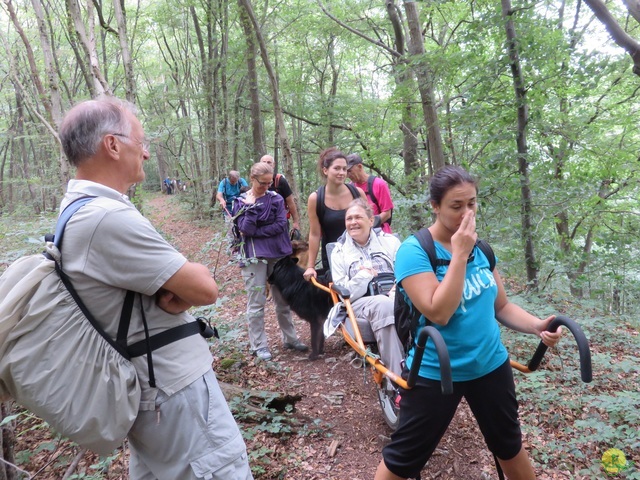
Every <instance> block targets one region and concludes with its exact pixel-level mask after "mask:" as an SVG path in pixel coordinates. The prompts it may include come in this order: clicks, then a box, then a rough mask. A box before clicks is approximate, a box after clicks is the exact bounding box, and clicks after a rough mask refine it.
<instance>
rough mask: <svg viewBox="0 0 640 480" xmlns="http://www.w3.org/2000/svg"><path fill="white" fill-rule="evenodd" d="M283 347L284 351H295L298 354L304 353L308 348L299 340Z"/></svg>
mask: <svg viewBox="0 0 640 480" xmlns="http://www.w3.org/2000/svg"><path fill="white" fill-rule="evenodd" d="M283 346H284V348H285V349H286V350H297V351H298V352H306V351H307V350H309V347H307V346H306V345H305V344H304V343H302V342H301V341H300V340H296V341H295V342H292V343H285V344H284V345H283Z"/></svg>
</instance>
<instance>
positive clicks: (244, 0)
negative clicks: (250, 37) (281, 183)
mask: <svg viewBox="0 0 640 480" xmlns="http://www.w3.org/2000/svg"><path fill="white" fill-rule="evenodd" d="M238 2H239V4H240V5H241V6H242V7H244V9H245V10H246V11H247V15H248V16H249V20H250V21H251V24H252V25H253V30H254V32H255V34H256V38H257V40H258V45H259V46H260V55H261V57H262V63H263V64H264V67H265V69H266V71H267V76H268V77H269V87H270V89H271V99H272V101H273V113H274V115H275V120H276V131H277V133H278V138H279V139H280V146H281V148H282V153H283V155H284V174H285V176H286V177H287V180H288V181H289V185H290V186H291V190H292V191H293V194H294V195H295V196H296V197H298V194H297V192H298V189H297V185H296V178H295V175H294V174H293V154H292V152H291V145H290V144H289V137H288V136H287V130H286V127H285V124H284V114H283V112H282V106H281V105H280V93H279V91H278V80H277V78H276V75H275V72H274V70H273V67H272V66H271V61H270V60H269V54H268V52H267V44H266V43H265V40H264V37H263V36H262V32H261V30H260V25H258V21H257V20H256V17H255V15H254V13H253V7H252V6H251V1H250V0H238Z"/></svg>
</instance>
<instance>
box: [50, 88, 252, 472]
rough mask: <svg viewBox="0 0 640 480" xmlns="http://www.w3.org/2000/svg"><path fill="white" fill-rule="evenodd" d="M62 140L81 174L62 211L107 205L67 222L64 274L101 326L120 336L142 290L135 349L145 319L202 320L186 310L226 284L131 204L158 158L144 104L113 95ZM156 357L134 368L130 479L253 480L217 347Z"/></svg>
mask: <svg viewBox="0 0 640 480" xmlns="http://www.w3.org/2000/svg"><path fill="white" fill-rule="evenodd" d="M59 136H60V142H61V144H62V147H63V149H64V152H65V154H66V156H67V158H68V160H69V162H70V163H71V164H72V165H73V166H75V167H76V169H77V173H76V177H75V179H73V180H71V181H69V185H68V189H67V193H66V194H65V197H64V200H63V201H62V204H61V206H60V207H61V210H64V209H65V207H67V205H69V204H70V203H71V202H73V201H74V200H76V199H78V198H80V197H85V196H94V197H96V198H95V199H94V200H93V201H91V202H89V203H88V204H86V205H84V206H83V207H82V208H81V209H80V210H78V212H77V213H76V214H75V215H74V216H73V218H72V219H71V220H70V221H69V222H68V224H67V228H66V231H65V234H64V243H63V244H62V256H63V258H64V267H65V268H64V270H65V272H66V273H67V275H68V276H69V277H70V279H71V281H72V283H73V284H74V285H75V286H76V290H77V292H78V294H79V296H80V298H82V299H86V300H87V306H88V307H89V308H90V309H91V310H92V311H95V312H100V315H98V317H97V318H98V321H99V322H100V324H101V326H102V327H103V328H104V330H105V331H106V332H107V333H108V334H110V335H112V336H113V337H114V338H115V337H116V333H117V331H118V325H119V323H120V314H121V311H122V305H123V301H124V298H125V295H126V293H127V291H134V292H137V293H136V296H135V300H134V308H133V313H132V316H131V324H130V327H129V334H128V337H127V340H128V343H129V344H131V343H135V342H136V341H138V340H140V339H142V338H144V337H145V325H144V323H143V322H144V321H146V322H147V323H148V330H149V333H150V334H151V335H153V334H155V333H158V332H163V331H167V330H169V329H171V328H173V327H178V326H180V325H184V324H187V323H190V322H193V320H194V319H193V317H191V315H189V314H188V313H187V309H189V308H190V307H191V306H194V305H210V304H212V303H215V301H216V298H217V296H218V287H217V285H216V282H215V281H214V280H213V278H212V277H211V274H210V272H209V269H208V268H207V267H206V266H204V265H200V264H198V263H192V262H189V261H187V259H186V258H185V257H184V256H182V255H181V254H180V253H179V252H178V251H176V250H175V249H174V248H173V247H172V246H171V245H170V244H169V243H168V242H166V241H165V240H164V239H163V238H162V236H161V235H160V234H159V233H158V232H157V231H156V230H155V228H154V227H153V226H152V225H151V223H150V222H149V221H148V220H147V219H146V218H145V217H143V216H142V215H141V214H140V212H138V210H136V208H135V207H134V205H133V204H132V203H131V202H130V201H129V199H128V197H127V196H126V195H125V192H126V191H127V189H128V188H129V187H130V186H131V185H132V184H134V183H140V182H142V181H143V180H144V178H145V173H144V169H143V163H144V162H145V161H146V160H148V159H149V150H148V142H147V140H146V139H145V136H144V130H143V128H142V125H141V123H140V121H139V120H138V119H137V118H136V113H135V107H134V106H133V105H132V104H130V103H128V102H124V101H121V100H118V99H115V98H112V97H103V98H99V99H97V100H88V101H85V102H82V103H80V104H78V105H76V106H75V107H73V108H72V109H71V110H70V111H69V112H68V113H67V115H66V116H65V117H64V120H63V121H62V125H61V127H60V132H59ZM88 300H90V302H89V301H88ZM152 357H153V360H152V362H151V365H152V366H153V370H151V369H150V368H149V369H148V363H147V361H148V360H150V359H147V357H146V355H143V356H141V357H136V358H135V359H133V363H134V365H135V367H136V371H137V374H138V378H139V379H140V383H141V389H142V397H141V402H140V411H139V413H138V417H137V419H136V421H135V423H134V424H133V427H132V428H131V430H130V432H129V435H128V439H129V448H130V451H131V456H130V459H129V478H131V479H132V480H140V479H151V478H153V479H176V478H179V479H182V480H188V479H193V480H195V479H202V478H208V479H212V480H213V479H215V480H228V479H234V480H246V479H251V478H253V477H252V475H251V470H250V468H249V465H248V461H247V452H246V448H245V444H244V440H243V439H242V435H241V433H240V430H239V429H238V427H237V425H236V423H235V420H234V419H233V416H232V415H231V412H230V411H229V408H228V406H227V403H226V401H225V398H224V396H223V394H222V391H221V390H220V387H219V385H218V382H217V380H216V376H215V374H214V372H213V370H212V368H211V362H212V357H211V353H210V352H209V346H208V344H207V341H206V340H205V339H204V338H203V337H202V336H200V335H198V334H194V335H188V336H185V337H184V338H182V339H180V340H175V341H172V342H171V343H168V344H166V345H165V346H163V347H162V348H159V349H157V350H155V351H154V352H153V356H152ZM151 371H153V372H154V376H155V386H151V385H152V382H151V379H150V372H151ZM73 374H74V373H73V371H69V375H73ZM87 408H96V406H95V405H87ZM211 412H215V415H212V414H211ZM96 415H100V412H96Z"/></svg>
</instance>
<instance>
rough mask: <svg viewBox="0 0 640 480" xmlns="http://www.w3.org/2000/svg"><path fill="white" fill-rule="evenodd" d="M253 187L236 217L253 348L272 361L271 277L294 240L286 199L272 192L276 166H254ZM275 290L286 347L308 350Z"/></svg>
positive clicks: (238, 201)
mask: <svg viewBox="0 0 640 480" xmlns="http://www.w3.org/2000/svg"><path fill="white" fill-rule="evenodd" d="M250 180H251V183H250V185H251V189H250V190H249V191H247V192H246V193H243V194H242V195H240V196H239V197H238V198H236V199H235V201H234V204H233V217H234V218H235V222H236V223H237V225H238V229H239V230H240V233H241V234H242V237H243V239H244V242H243V244H242V247H241V248H242V257H243V258H242V264H241V271H242V278H243V279H244V284H245V287H246V290H247V325H248V327H249V343H250V345H251V351H252V352H253V354H254V355H256V356H257V357H258V358H259V359H261V360H271V352H270V351H269V344H268V341H267V334H266V332H265V330H264V305H265V303H266V301H267V297H266V287H267V278H268V277H269V275H270V274H271V272H272V271H273V266H274V265H275V264H276V262H277V261H278V260H280V259H281V258H282V257H285V256H287V255H291V251H292V250H291V241H290V240H289V228H288V225H287V214H286V210H285V206H284V199H283V198H282V197H281V196H280V195H278V194H277V193H275V192H271V191H269V187H270V186H271V184H272V183H273V169H272V168H271V166H270V165H268V164H266V163H256V164H255V165H253V167H251V178H250ZM271 293H272V296H273V300H274V302H275V305H276V318H277V319H278V325H279V326H280V331H281V332H282V340H283V347H284V348H286V349H293V350H297V351H299V352H305V351H307V350H308V347H307V346H306V345H305V344H304V343H302V342H301V341H300V339H299V338H298V334H297V333H296V329H295V327H294V325H293V319H292V318H291V310H290V309H289V305H287V303H286V302H285V301H284V299H283V298H282V296H281V295H280V292H279V291H278V289H277V288H276V287H275V286H272V287H271Z"/></svg>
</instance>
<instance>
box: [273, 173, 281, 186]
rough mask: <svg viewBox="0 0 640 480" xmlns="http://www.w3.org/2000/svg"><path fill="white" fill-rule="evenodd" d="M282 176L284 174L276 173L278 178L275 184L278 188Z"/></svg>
mask: <svg viewBox="0 0 640 480" xmlns="http://www.w3.org/2000/svg"><path fill="white" fill-rule="evenodd" d="M280 178H282V174H281V173H276V179H275V180H274V181H273V186H274V187H276V189H277V188H278V185H280Z"/></svg>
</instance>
